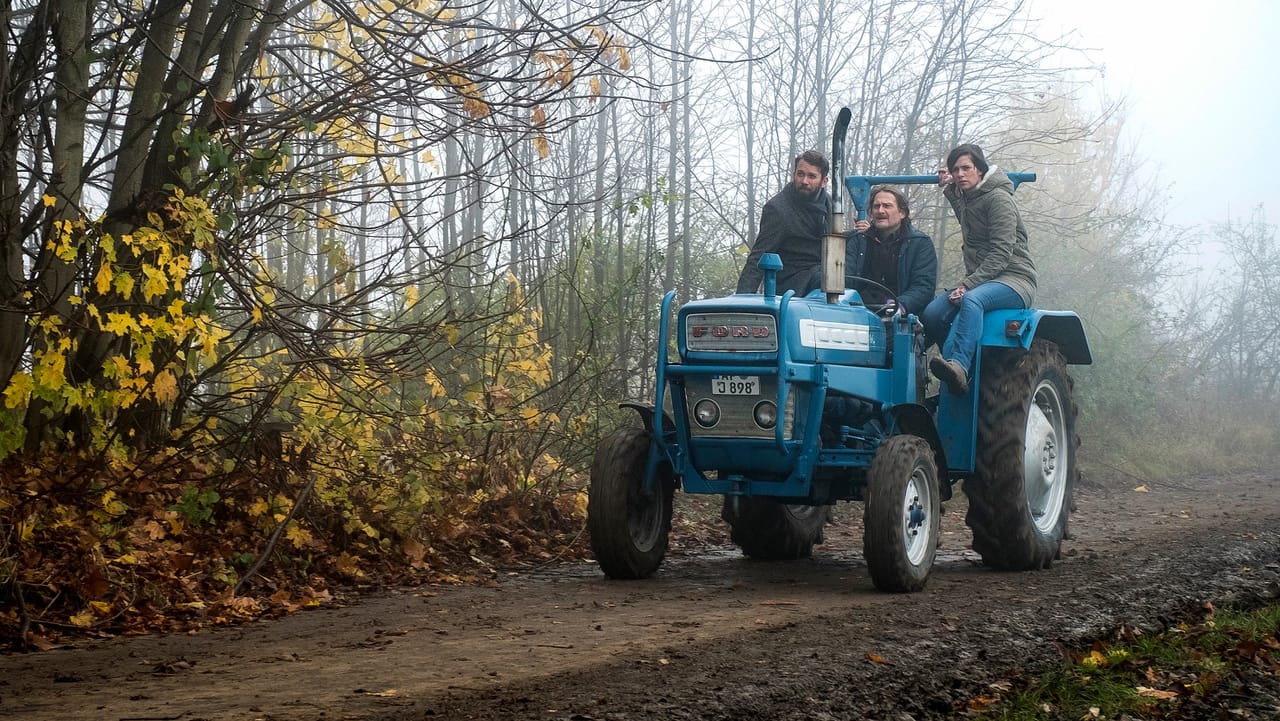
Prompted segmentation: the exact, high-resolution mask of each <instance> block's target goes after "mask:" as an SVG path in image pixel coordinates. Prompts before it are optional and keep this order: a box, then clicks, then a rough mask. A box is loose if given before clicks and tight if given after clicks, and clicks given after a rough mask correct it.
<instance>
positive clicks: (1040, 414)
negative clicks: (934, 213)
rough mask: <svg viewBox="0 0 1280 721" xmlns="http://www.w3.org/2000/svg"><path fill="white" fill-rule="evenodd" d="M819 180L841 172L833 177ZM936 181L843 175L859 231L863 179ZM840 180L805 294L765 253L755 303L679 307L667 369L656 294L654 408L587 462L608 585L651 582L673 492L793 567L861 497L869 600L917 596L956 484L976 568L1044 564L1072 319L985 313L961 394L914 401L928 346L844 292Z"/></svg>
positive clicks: (641, 408) (1056, 537) (755, 553)
mask: <svg viewBox="0 0 1280 721" xmlns="http://www.w3.org/2000/svg"><path fill="white" fill-rule="evenodd" d="M847 125H848V110H847V109H845V110H843V111H842V112H841V114H840V118H839V119H838V121H837V124H836V131H835V134H834V138H833V143H832V145H833V148H832V150H833V152H832V159H833V162H835V163H838V162H839V159H840V158H841V156H842V153H843V137H844V133H845V129H846V128H847ZM833 175H835V177H837V178H838V177H840V176H839V175H838V174H837V169H834V168H833ZM1011 177H1012V178H1013V179H1014V182H1015V183H1018V182H1026V181H1030V180H1034V176H1033V175H1030V174H1019V175H1013V176H1011ZM936 182H937V179H936V178H935V177H934V176H930V175H922V176H914V175H912V176H892V177H868V176H850V177H846V178H844V186H845V188H847V190H848V192H849V194H850V197H851V199H852V201H853V204H854V206H855V207H856V208H857V211H858V214H859V217H863V214H864V213H865V208H866V199H867V195H868V193H869V190H870V188H871V186H872V185H873V184H878V183H900V184H923V183H936ZM840 185H841V184H840V183H835V184H833V187H832V196H833V198H832V199H833V204H834V206H835V212H834V214H833V218H832V221H831V233H830V234H829V235H828V236H826V237H825V238H824V241H823V243H824V248H823V257H824V261H823V270H822V278H823V281H822V287H821V288H820V289H818V290H815V291H813V292H812V293H810V294H809V295H807V296H804V297H798V296H796V294H795V293H794V292H793V291H787V292H785V293H782V294H778V293H777V292H775V289H776V281H775V276H776V273H777V271H778V270H779V269H781V267H782V264H781V262H780V261H779V259H778V257H777V256H776V255H773V254H767V255H766V256H765V257H764V259H762V260H761V262H760V267H761V269H762V270H764V271H765V280H764V288H763V292H762V293H738V294H734V295H731V296H728V297H725V298H714V299H705V300H698V301H693V302H689V303H686V304H684V305H683V306H682V307H680V308H679V311H678V313H677V314H676V319H675V333H676V347H677V349H678V355H679V357H678V360H677V359H672V358H670V357H669V355H670V353H669V351H668V350H667V348H668V343H669V339H670V332H671V327H670V326H671V320H672V312H671V311H672V305H673V302H674V298H675V293H674V291H672V292H669V293H667V294H666V296H665V297H664V298H663V301H662V312H661V316H660V318H661V320H660V325H659V335H658V348H659V349H660V350H659V353H658V359H657V364H656V369H655V373H656V388H657V392H656V394H655V397H654V399H653V401H652V403H629V404H624V405H627V406H629V407H632V408H634V409H635V410H636V411H637V412H638V414H639V416H640V419H641V421H642V424H643V428H623V429H619V430H617V431H614V432H613V433H612V434H610V435H608V436H606V437H605V438H604V439H603V440H602V441H601V442H600V445H599V447H598V448H597V451H596V455H595V458H594V460H593V462H592V466H591V481H590V489H589V502H588V509H587V528H588V531H589V532H590V536H591V547H592V550H593V551H594V553H595V557H596V560H597V562H598V563H599V565H600V568H601V570H603V571H604V573H605V575H607V576H608V577H611V578H645V577H648V576H650V575H652V574H653V573H654V572H655V571H657V569H658V567H659V566H660V565H661V563H662V560H663V557H664V556H665V554H666V550H667V541H668V536H669V534H670V531H671V516H672V497H673V494H674V492H675V490H676V488H681V489H683V491H684V492H685V493H700V494H719V495H722V496H724V513H723V515H724V518H725V520H727V521H728V522H729V524H730V526H731V529H732V534H731V537H732V539H733V541H734V542H735V543H736V544H737V545H738V546H740V547H741V549H742V551H743V552H744V553H745V554H746V555H747V556H749V557H752V558H758V559H786V558H801V557H804V556H807V555H809V554H810V552H811V550H812V548H813V546H814V545H815V544H817V543H820V542H821V540H822V533H823V527H824V525H825V524H826V523H827V522H828V521H829V519H830V509H831V506H832V505H833V504H834V503H836V502H837V501H861V502H862V503H863V504H864V525H865V531H864V536H863V555H864V557H865V559H866V563H867V567H868V570H869V572H870V576H871V580H872V582H873V583H874V584H875V586H876V587H877V588H879V589H881V590H883V591H890V592H909V591H917V590H920V589H922V588H924V586H925V584H926V582H927V581H928V578H929V574H930V572H931V570H932V567H933V562H934V557H935V555H936V552H937V546H938V537H939V516H940V513H941V502H942V501H944V500H947V499H949V498H950V497H951V495H952V486H953V484H954V483H955V482H956V481H963V483H964V492H965V494H966V495H967V496H968V501H969V511H968V515H967V518H966V522H967V524H968V525H969V527H970V528H971V529H972V531H973V537H974V541H973V546H974V550H976V551H977V552H978V554H980V555H981V557H982V560H983V562H984V563H985V564H986V565H988V566H991V567H994V568H997V569H1003V570H1030V569H1040V568H1047V567H1048V566H1049V565H1050V564H1051V563H1052V562H1053V561H1054V560H1055V559H1056V558H1057V557H1058V556H1059V553H1060V548H1061V544H1062V540H1063V538H1064V536H1065V535H1066V533H1067V521H1068V516H1069V514H1070V510H1071V494H1072V488H1073V485H1074V483H1075V480H1076V478H1077V475H1078V470H1077V467H1076V457H1075V455H1076V448H1077V446H1078V444H1079V437H1078V435H1077V434H1076V428H1075V425H1076V415H1077V407H1076V404H1075V402H1074V401H1073V400H1072V395H1071V393H1072V379H1071V376H1070V375H1069V374H1068V372H1067V365H1068V364H1088V363H1091V362H1092V358H1091V355H1090V351H1089V347H1088V342H1087V340H1086V338H1085V334H1084V329H1083V327H1082V325H1081V322H1080V319H1079V317H1078V316H1077V315H1076V314H1075V313H1072V312H1068V311H1047V310H1035V309H1030V310H1002V311H994V312H991V313H989V314H988V315H987V316H986V318H985V320H984V329H983V335H982V348H981V351H980V352H979V354H978V359H977V361H976V363H975V367H974V368H973V370H972V372H971V377H970V384H969V390H968V392H967V393H966V394H965V395H963V396H957V395H953V394H951V393H950V392H947V391H945V390H944V391H942V392H941V393H939V394H938V395H936V396H930V397H926V395H925V389H926V383H927V375H926V372H925V364H926V361H927V355H926V352H927V349H926V347H925V343H924V340H923V335H922V329H921V326H920V324H919V322H918V320H917V319H916V317H915V316H911V315H908V316H899V315H889V316H888V317H884V316H882V315H881V314H880V313H878V312H877V309H875V308H871V307H868V306H867V305H865V304H864V303H863V302H862V300H861V298H860V297H859V294H858V292H857V291H855V290H849V289H845V288H844V287H843V286H844V284H845V283H844V281H845V278H844V272H843V267H842V265H843V258H844V238H845V236H844V228H843V219H842V217H843V199H842V195H843V193H842V189H841V188H840Z"/></svg>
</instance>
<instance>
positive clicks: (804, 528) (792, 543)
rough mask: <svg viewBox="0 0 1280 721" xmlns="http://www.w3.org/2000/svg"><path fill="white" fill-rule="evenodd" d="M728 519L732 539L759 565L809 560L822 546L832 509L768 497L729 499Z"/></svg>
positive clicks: (726, 509)
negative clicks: (762, 562) (734, 504)
mask: <svg viewBox="0 0 1280 721" xmlns="http://www.w3.org/2000/svg"><path fill="white" fill-rule="evenodd" d="M722 515H723V516H724V519H725V520H726V521H728V522H729V525H730V527H731V528H732V532H731V533H730V534H729V537H730V538H731V539H732V540H733V542H734V543H736V544H738V547H740V548H741V549H742V552H743V553H744V554H746V555H747V556H748V557H750V558H754V559H756V560H758V561H789V560H794V559H797V558H807V557H809V555H810V554H812V553H813V547H814V545H816V544H819V543H822V529H823V527H824V526H826V525H827V522H828V521H830V520H831V507H830V506H797V505H788V504H785V503H779V502H778V501H777V499H774V498H768V497H760V496H754V497H748V498H741V499H739V500H738V507H737V510H736V511H735V510H734V509H733V500H732V499H730V498H725V504H724V513H723V514H722Z"/></svg>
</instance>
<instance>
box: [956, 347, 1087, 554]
mask: <svg viewBox="0 0 1280 721" xmlns="http://www.w3.org/2000/svg"><path fill="white" fill-rule="evenodd" d="M985 353H986V354H985V355H984V356H983V359H982V369H981V375H982V379H981V387H980V394H981V395H980V397H979V411H978V447H977V458H976V459H975V460H976V464H975V466H976V467H975V473H974V476H973V477H972V478H970V479H968V480H966V481H965V484H964V492H965V494H966V495H967V496H968V497H969V513H968V515H967V517H966V519H965V520H966V522H967V523H968V525H969V527H970V528H971V529H972V530H973V548H974V550H975V551H977V552H978V554H979V555H981V556H982V561H983V563H985V564H987V565H988V566H991V567H993V568H998V569H1001V570H1008V571H1027V570H1035V569H1041V568H1048V567H1049V566H1050V565H1051V564H1052V563H1053V561H1054V560H1055V559H1057V558H1058V556H1059V554H1060V552H1061V548H1062V539H1063V538H1064V537H1065V536H1066V533H1067V520H1068V516H1069V515H1070V513H1071V493H1072V489H1073V488H1074V487H1075V482H1076V478H1077V476H1078V473H1079V471H1078V469H1077V468H1076V448H1077V447H1078V446H1079V444H1080V438H1079V436H1077V435H1076V415H1077V414H1078V412H1079V411H1078V409H1077V407H1076V404H1075V402H1074V401H1073V400H1072V398H1071V387H1072V380H1071V376H1070V375H1069V374H1068V373H1067V367H1066V360H1065V359H1064V358H1063V356H1062V353H1061V352H1059V351H1058V347H1057V346H1056V345H1055V344H1053V343H1050V342H1047V341H1039V340H1037V341H1034V342H1033V343H1032V344H1031V349H1030V350H1029V351H1021V350H1017V349H1012V350H1011V349H1002V348H992V349H988V350H987V351H985Z"/></svg>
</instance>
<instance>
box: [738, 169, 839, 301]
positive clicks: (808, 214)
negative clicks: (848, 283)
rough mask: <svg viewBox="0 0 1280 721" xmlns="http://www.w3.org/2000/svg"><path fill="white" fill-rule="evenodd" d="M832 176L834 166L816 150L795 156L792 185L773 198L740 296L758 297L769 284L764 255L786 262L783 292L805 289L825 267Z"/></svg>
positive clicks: (766, 206)
mask: <svg viewBox="0 0 1280 721" xmlns="http://www.w3.org/2000/svg"><path fill="white" fill-rule="evenodd" d="M830 172H831V164H830V163H828V162H827V159H826V158H825V157H823V155H822V153H819V152H818V151H816V150H806V151H805V152H803V153H801V154H800V155H799V156H798V157H796V160H795V167H794V171H793V172H792V176H791V182H790V183H788V184H787V187H785V188H783V189H782V190H781V191H780V192H779V193H778V194H777V195H775V196H773V197H772V198H770V199H769V202H767V203H765V204H764V210H763V211H762V212H761V213H760V232H759V234H757V235H756V241H755V243H754V244H752V246H751V254H750V255H748V256H747V264H746V265H745V266H744V267H743V268H742V273H741V275H739V276H738V291H737V292H739V293H756V292H759V290H760V281H761V280H763V279H764V273H763V272H762V271H761V270H760V268H759V263H760V256H762V255H764V254H765V253H777V254H778V257H779V258H781V259H782V270H780V271H778V292H779V293H782V292H785V291H788V290H794V291H796V292H797V293H799V292H800V291H802V290H804V286H805V284H806V283H807V282H808V280H809V276H810V275H811V274H812V273H813V271H814V269H815V268H817V267H819V266H820V265H821V264H822V236H823V234H824V233H826V232H827V218H828V217H829V216H828V214H829V213H830V210H831V196H829V195H828V194H827V180H828V178H827V176H828V175H829V174H830Z"/></svg>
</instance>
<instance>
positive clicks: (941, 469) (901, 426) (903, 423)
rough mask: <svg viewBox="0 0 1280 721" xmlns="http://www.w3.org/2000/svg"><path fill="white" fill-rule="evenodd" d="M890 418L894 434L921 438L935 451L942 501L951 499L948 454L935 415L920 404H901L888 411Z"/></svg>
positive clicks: (934, 457) (934, 456) (934, 458)
mask: <svg viewBox="0 0 1280 721" xmlns="http://www.w3.org/2000/svg"><path fill="white" fill-rule="evenodd" d="M886 413H887V415H888V416H889V419H890V421H892V423H891V424H890V428H891V429H892V434H894V435H896V434H901V433H909V434H911V435H913V436H919V437H921V438H923V439H924V440H925V442H926V443H928V444H929V447H930V448H932V449H933V460H934V462H935V463H936V464H937V465H938V479H939V484H940V486H941V487H940V489H939V490H940V491H941V492H942V496H941V498H942V500H944V501H945V500H948V499H950V498H951V484H950V483H947V482H945V480H944V479H946V477H947V453H946V451H945V450H943V448H942V438H941V437H940V436H939V435H938V427H937V425H936V424H935V422H934V419H933V414H932V413H930V412H929V409H928V408H925V407H924V406H922V405H920V404H919V403H901V404H899V405H896V406H892V407H891V408H889V409H888V410H887V411H886Z"/></svg>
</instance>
